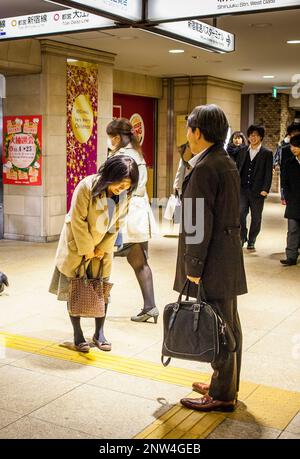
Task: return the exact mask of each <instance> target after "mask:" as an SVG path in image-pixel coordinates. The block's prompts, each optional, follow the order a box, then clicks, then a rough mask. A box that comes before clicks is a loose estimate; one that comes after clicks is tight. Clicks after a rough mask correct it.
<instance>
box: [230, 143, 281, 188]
mask: <svg viewBox="0 0 300 459" xmlns="http://www.w3.org/2000/svg"><path fill="white" fill-rule="evenodd" d="M248 150H249V147H243V148H241V150H240V152H239V154H238V157H237V161H236V165H237V168H238V170H239V173H240V175H241V174H242V173H243V167H244V166H245V164H246V162H247V157H248ZM272 177H273V154H272V152H271V150H268V149H267V148H265V147H263V146H262V147H261V149H260V151H259V152H258V153H257V155H256V164H255V168H254V171H253V184H252V188H251V191H252V193H253V194H254V195H257V196H260V193H261V192H262V191H266V192H267V193H269V191H270V188H271V185H272Z"/></svg>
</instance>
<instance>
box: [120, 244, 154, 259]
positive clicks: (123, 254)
mask: <svg viewBox="0 0 300 459" xmlns="http://www.w3.org/2000/svg"><path fill="white" fill-rule="evenodd" d="M136 244H139V245H140V246H141V248H142V250H143V252H144V255H145V258H146V260H148V258H149V254H148V241H146V242H129V243H127V244H123V245H122V247H121V248H120V249H119V250H117V251H116V252H114V257H127V256H128V255H129V253H130V250H131V248H132V247H133V246H134V245H136Z"/></svg>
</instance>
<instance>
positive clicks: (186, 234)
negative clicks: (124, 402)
mask: <svg viewBox="0 0 300 459" xmlns="http://www.w3.org/2000/svg"><path fill="white" fill-rule="evenodd" d="M227 130H228V121H227V119H226V116H225V114H224V112H223V111H222V110H221V108H220V107H218V106H216V105H201V106H198V107H196V108H195V109H194V110H193V111H192V113H191V114H190V116H189V117H188V121H187V138H188V141H189V144H190V147H191V151H192V152H193V154H194V157H193V159H192V162H193V169H192V171H191V173H190V174H189V175H188V176H187V177H186V179H185V181H184V183H183V194H182V205H183V213H182V215H183V224H182V231H181V233H180V235H179V244H178V255H177V266H176V278H175V282H174V290H176V291H177V292H181V291H182V290H183V287H184V285H185V283H186V280H187V279H188V280H189V281H190V286H189V287H190V288H189V292H190V295H191V296H193V297H195V298H196V297H197V291H198V285H199V283H200V282H201V283H203V288H204V291H205V294H206V298H207V301H208V303H209V304H211V305H212V307H213V308H214V309H215V310H217V311H218V313H219V314H220V315H221V316H222V317H223V318H224V320H225V322H226V323H227V325H228V326H230V327H231V328H232V330H233V333H234V336H235V340H236V343H237V347H236V351H235V352H228V351H227V349H226V348H225V347H224V348H223V347H222V350H221V352H220V356H219V357H218V359H217V360H216V361H215V362H214V363H213V364H212V367H213V370H214V373H213V375H212V378H211V382H210V384H204V383H202V382H195V383H194V384H193V389H194V390H195V391H197V392H200V393H201V394H203V395H204V396H203V397H202V398H183V399H182V400H181V403H182V405H184V406H185V407H187V408H191V409H194V410H198V411H204V412H206V411H216V410H218V411H233V410H234V409H235V407H236V400H237V394H238V391H239V380H240V370H241V356H242V330H241V324H240V320H239V315H238V310H237V295H242V294H244V293H246V292H247V284H246V277H245V270H244V262H243V253H242V248H241V244H240V218H239V198H240V178H239V174H238V171H237V168H236V166H235V164H234V163H233V161H231V160H230V159H229V157H228V154H227V153H226V151H225V149H224V141H225V138H226V134H227ZM200 200H202V201H203V203H204V215H203V216H202V215H199V214H198V212H197V201H198V202H199V201H200ZM189 204H191V205H189ZM199 217H200V218H199ZM199 219H200V220H202V219H203V222H204V231H203V230H202V229H201V230H200V229H199V228H197V224H196V231H195V227H191V225H190V222H197V220H199ZM186 220H188V221H187V222H186ZM186 223H187V224H186ZM188 226H189V228H190V229H188ZM198 226H201V225H198ZM197 231H199V234H197ZM200 233H201V234H200ZM197 236H199V237H197ZM185 293H186V292H185Z"/></svg>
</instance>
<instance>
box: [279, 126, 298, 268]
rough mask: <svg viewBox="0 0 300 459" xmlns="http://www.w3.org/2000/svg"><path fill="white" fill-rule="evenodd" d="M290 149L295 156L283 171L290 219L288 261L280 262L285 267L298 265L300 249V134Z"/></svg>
mask: <svg viewBox="0 0 300 459" xmlns="http://www.w3.org/2000/svg"><path fill="white" fill-rule="evenodd" d="M290 149H291V152H292V154H293V157H292V158H289V159H288V160H287V161H286V163H285V166H284V168H283V170H282V174H281V186H282V188H283V194H284V197H285V200H286V210H285V214H284V216H285V218H287V219H288V233H287V245H286V250H285V252H286V259H283V260H280V263H281V264H282V265H284V266H292V265H296V264H297V260H298V256H299V247H300V134H296V135H294V136H292V137H291V140H290Z"/></svg>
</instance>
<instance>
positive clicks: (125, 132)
mask: <svg viewBox="0 0 300 459" xmlns="http://www.w3.org/2000/svg"><path fill="white" fill-rule="evenodd" d="M106 134H107V135H111V136H116V135H119V136H120V138H121V140H120V142H119V143H118V145H117V147H116V149H115V150H114V153H115V152H116V151H118V150H120V148H123V147H127V145H128V144H129V143H131V145H132V148H134V149H135V150H137V151H138V152H139V153H140V155H142V154H143V153H142V149H141V145H140V142H139V140H138V138H137V136H136V135H135V133H134V129H133V127H132V124H131V123H130V121H129V120H128V119H127V118H115V119H114V120H112V121H111V122H110V123H109V124H108V125H107V127H106Z"/></svg>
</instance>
